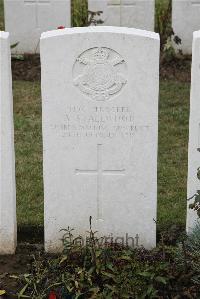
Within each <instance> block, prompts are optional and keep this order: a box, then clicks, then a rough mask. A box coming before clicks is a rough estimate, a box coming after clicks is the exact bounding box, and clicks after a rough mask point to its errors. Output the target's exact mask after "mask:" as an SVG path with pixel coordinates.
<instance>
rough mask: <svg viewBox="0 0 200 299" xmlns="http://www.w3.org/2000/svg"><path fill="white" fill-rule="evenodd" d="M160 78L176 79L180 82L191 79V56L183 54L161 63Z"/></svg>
mask: <svg viewBox="0 0 200 299" xmlns="http://www.w3.org/2000/svg"><path fill="white" fill-rule="evenodd" d="M160 78H161V79H163V80H176V81H179V82H190V81H191V56H182V57H181V58H179V59H173V60H171V61H169V62H168V61H162V59H161V63H160Z"/></svg>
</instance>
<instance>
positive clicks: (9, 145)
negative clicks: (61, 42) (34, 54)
mask: <svg viewBox="0 0 200 299" xmlns="http://www.w3.org/2000/svg"><path fill="white" fill-rule="evenodd" d="M15 195H16V189H15V158H14V132H13V102H12V80H11V56H10V41H9V34H8V33H6V32H1V31H0V254H12V253H14V252H15V248H16V231H17V226H16V196H15Z"/></svg>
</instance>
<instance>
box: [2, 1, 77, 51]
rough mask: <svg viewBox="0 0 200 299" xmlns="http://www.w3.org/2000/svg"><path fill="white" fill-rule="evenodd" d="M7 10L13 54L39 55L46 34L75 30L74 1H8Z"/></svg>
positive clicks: (5, 3) (6, 15)
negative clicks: (72, 18)
mask: <svg viewBox="0 0 200 299" xmlns="http://www.w3.org/2000/svg"><path fill="white" fill-rule="evenodd" d="M4 10H5V27H6V31H8V32H10V38H11V43H12V44H15V43H17V42H19V44H18V46H17V47H16V48H14V49H13V50H12V52H13V53H38V52H39V48H40V47H39V39H40V35H41V33H42V32H44V31H47V30H55V29H57V27H58V26H61V25H62V26H65V27H71V1H70V0H4Z"/></svg>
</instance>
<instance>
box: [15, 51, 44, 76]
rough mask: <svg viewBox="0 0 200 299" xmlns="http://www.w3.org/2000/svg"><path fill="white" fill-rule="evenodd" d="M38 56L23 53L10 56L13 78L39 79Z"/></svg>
mask: <svg viewBox="0 0 200 299" xmlns="http://www.w3.org/2000/svg"><path fill="white" fill-rule="evenodd" d="M40 72H41V68H40V56H39V55H28V54H27V55H26V54H25V55H24V56H16V57H15V56H13V57H12V76H13V80H25V81H36V80H40V77H41V75H40Z"/></svg>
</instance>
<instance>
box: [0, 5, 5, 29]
mask: <svg viewBox="0 0 200 299" xmlns="http://www.w3.org/2000/svg"><path fill="white" fill-rule="evenodd" d="M0 30H4V10H3V0H0Z"/></svg>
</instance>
